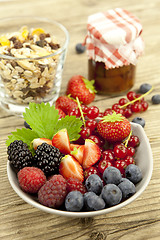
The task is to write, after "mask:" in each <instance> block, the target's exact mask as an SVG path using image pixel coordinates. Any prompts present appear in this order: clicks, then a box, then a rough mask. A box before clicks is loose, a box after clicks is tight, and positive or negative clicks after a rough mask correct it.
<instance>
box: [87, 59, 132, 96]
mask: <svg viewBox="0 0 160 240" xmlns="http://www.w3.org/2000/svg"><path fill="white" fill-rule="evenodd" d="M135 72H136V66H135V65H133V64H129V65H127V66H122V67H118V68H117V67H116V68H113V69H106V68H105V64H104V63H103V62H95V61H94V60H92V59H90V60H88V79H89V80H92V79H94V80H95V88H96V90H97V93H98V94H107V95H114V94H115V95H117V94H122V93H125V92H127V91H128V90H129V89H130V88H132V87H133V85H134V82H135Z"/></svg>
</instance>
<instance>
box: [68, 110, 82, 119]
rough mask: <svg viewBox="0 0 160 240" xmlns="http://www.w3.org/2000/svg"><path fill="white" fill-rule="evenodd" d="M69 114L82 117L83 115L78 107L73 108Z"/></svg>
mask: <svg viewBox="0 0 160 240" xmlns="http://www.w3.org/2000/svg"><path fill="white" fill-rule="evenodd" d="M68 115H69V116H76V117H80V116H81V113H80V111H79V109H78V108H73V109H71V110H70V111H69V113H68Z"/></svg>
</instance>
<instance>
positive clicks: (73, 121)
mask: <svg viewBox="0 0 160 240" xmlns="http://www.w3.org/2000/svg"><path fill="white" fill-rule="evenodd" d="M81 126H82V121H81V120H80V119H79V118H76V117H75V116H68V115H67V116H65V118H61V119H60V120H59V121H58V122H57V125H56V126H55V128H54V134H56V133H57V132H58V131H59V130H61V129H63V128H66V129H67V132H68V135H69V140H70V141H75V140H77V139H78V138H79V137H80V135H79V132H80V131H81Z"/></svg>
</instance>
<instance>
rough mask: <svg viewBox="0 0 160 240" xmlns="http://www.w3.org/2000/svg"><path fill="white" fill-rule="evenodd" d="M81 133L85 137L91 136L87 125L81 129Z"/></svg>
mask: <svg viewBox="0 0 160 240" xmlns="http://www.w3.org/2000/svg"><path fill="white" fill-rule="evenodd" d="M80 135H81V137H82V138H83V139H87V138H89V136H90V135H91V130H90V128H87V127H84V128H82V130H81V131H80Z"/></svg>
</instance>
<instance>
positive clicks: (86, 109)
mask: <svg viewBox="0 0 160 240" xmlns="http://www.w3.org/2000/svg"><path fill="white" fill-rule="evenodd" d="M81 107H82V112H83V114H87V112H88V107H87V106H86V105H82V106H81Z"/></svg>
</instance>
